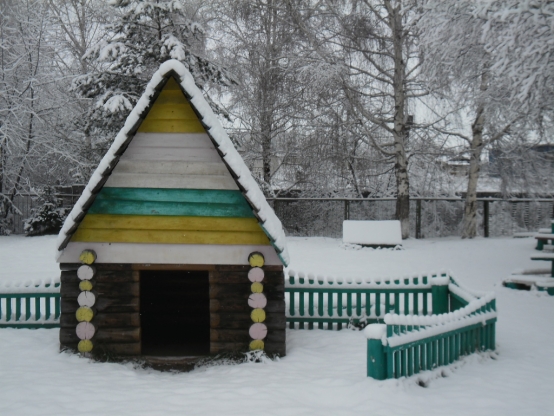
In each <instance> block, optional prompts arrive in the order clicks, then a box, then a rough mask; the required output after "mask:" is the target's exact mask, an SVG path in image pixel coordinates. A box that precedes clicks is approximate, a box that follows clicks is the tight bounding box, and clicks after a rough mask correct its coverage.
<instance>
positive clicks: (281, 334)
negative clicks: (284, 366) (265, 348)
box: [264, 329, 287, 343]
mask: <svg viewBox="0 0 554 416" xmlns="http://www.w3.org/2000/svg"><path fill="white" fill-rule="evenodd" d="M286 340H287V333H286V331H285V329H281V330H279V329H272V330H269V331H267V337H266V339H265V340H264V342H268V343H272V342H274V343H281V342H282V343H285V342H286Z"/></svg>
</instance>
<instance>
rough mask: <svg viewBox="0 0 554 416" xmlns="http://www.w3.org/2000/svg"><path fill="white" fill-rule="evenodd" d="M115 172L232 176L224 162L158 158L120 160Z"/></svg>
mask: <svg viewBox="0 0 554 416" xmlns="http://www.w3.org/2000/svg"><path fill="white" fill-rule="evenodd" d="M113 173H157V174H168V175H223V176H227V175H229V177H231V174H230V173H229V171H228V170H227V167H226V166H225V165H224V164H223V162H219V163H210V162H205V163H198V162H172V161H158V160H120V161H119V163H118V164H117V166H116V167H115V169H114V171H113Z"/></svg>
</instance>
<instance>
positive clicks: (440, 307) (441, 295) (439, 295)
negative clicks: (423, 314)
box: [431, 277, 448, 315]
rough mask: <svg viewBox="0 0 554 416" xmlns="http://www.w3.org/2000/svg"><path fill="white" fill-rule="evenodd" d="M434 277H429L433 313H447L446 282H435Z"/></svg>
mask: <svg viewBox="0 0 554 416" xmlns="http://www.w3.org/2000/svg"><path fill="white" fill-rule="evenodd" d="M435 279H437V280H438V278H436V277H435V278H432V279H431V285H432V286H431V296H432V298H433V315H437V314H441V313H448V283H447V284H446V285H445V284H440V283H442V282H440V283H439V282H437V283H439V284H437V283H435Z"/></svg>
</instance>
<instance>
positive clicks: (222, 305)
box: [210, 265, 286, 357]
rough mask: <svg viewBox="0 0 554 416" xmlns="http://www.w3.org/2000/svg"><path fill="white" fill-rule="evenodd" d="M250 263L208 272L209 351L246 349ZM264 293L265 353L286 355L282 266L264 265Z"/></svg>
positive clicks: (217, 268) (248, 325)
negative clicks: (265, 301)
mask: <svg viewBox="0 0 554 416" xmlns="http://www.w3.org/2000/svg"><path fill="white" fill-rule="evenodd" d="M249 270H250V267H249V266H223V265H220V266H215V270H214V271H212V272H210V327H211V330H210V353H211V354H219V353H223V352H237V351H239V352H245V351H248V349H249V344H250V342H251V341H252V338H251V337H250V335H249V329H250V327H251V326H252V324H253V322H252V318H251V313H252V308H251V307H250V306H249V304H248V298H249V297H250V295H251V294H252V291H251V286H252V283H251V282H250V281H249V280H248V277H247V274H248V271H249ZM263 270H264V273H265V277H264V280H263V293H264V295H265V296H266V298H267V306H266V307H265V308H264V310H265V312H266V318H265V320H264V322H263V323H264V324H265V325H266V326H267V329H268V332H267V336H266V338H265V339H264V340H263V341H264V344H265V347H264V350H265V351H266V353H267V354H268V355H270V356H271V355H279V356H281V357H282V356H285V355H286V347H285V280H284V274H283V267H282V266H264V267H263Z"/></svg>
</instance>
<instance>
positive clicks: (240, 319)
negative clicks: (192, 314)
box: [210, 311, 286, 330]
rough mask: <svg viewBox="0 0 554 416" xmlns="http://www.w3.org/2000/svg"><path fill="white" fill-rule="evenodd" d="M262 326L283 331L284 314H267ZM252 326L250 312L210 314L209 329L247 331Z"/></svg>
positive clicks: (284, 323)
mask: <svg viewBox="0 0 554 416" xmlns="http://www.w3.org/2000/svg"><path fill="white" fill-rule="evenodd" d="M264 324H266V325H267V327H268V328H269V329H282V330H284V329H285V326H286V317H285V314H284V313H283V314H277V313H268V314H266V320H265V321H264ZM250 325H252V319H251V318H250V311H247V312H243V313H211V314H210V327H211V328H212V329H217V328H221V329H245V330H248V328H250Z"/></svg>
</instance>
